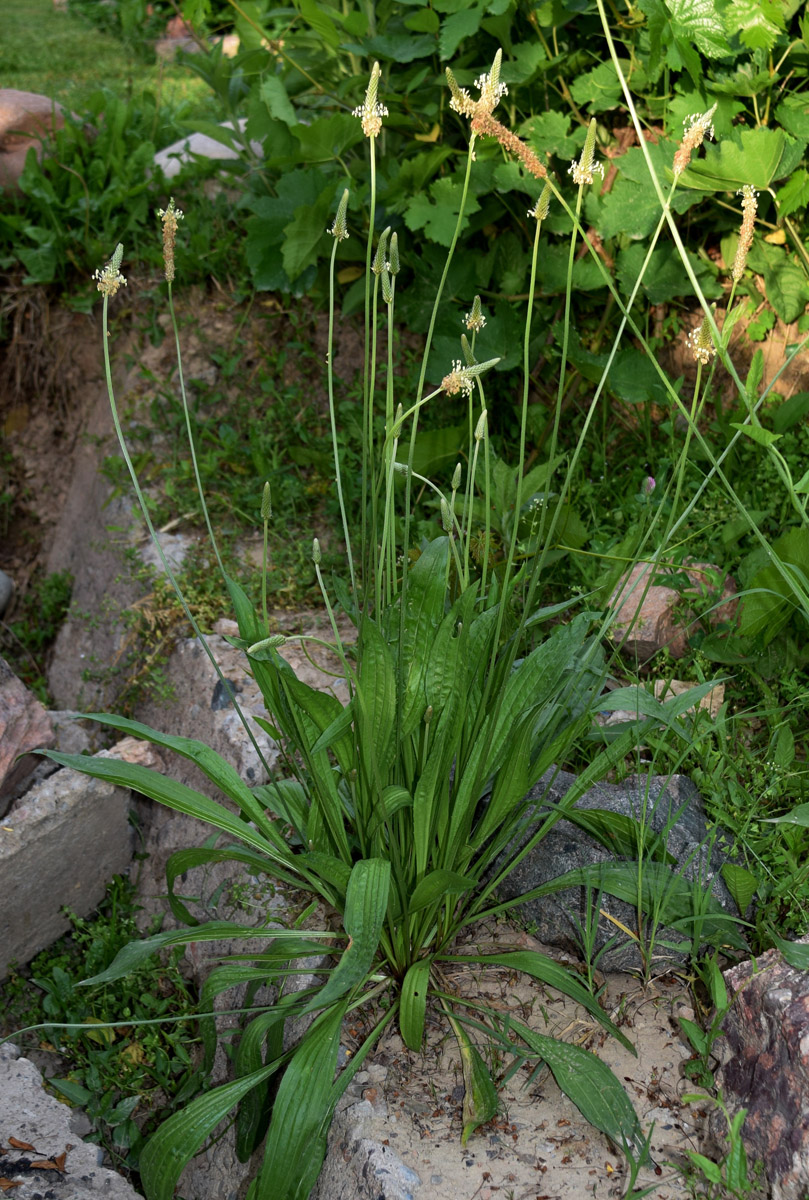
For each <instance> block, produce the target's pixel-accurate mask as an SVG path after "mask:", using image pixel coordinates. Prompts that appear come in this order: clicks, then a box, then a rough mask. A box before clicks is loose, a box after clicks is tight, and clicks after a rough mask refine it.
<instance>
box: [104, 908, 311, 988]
mask: <svg viewBox="0 0 809 1200" xmlns="http://www.w3.org/2000/svg"><path fill="white" fill-rule="evenodd" d="M333 936H334V935H333V934H330V933H328V932H325V933H311V934H309V933H306V934H303V933H301V932H300V931H299V930H297V929H268V928H267V927H266V926H260V927H258V926H255V925H237V924H236V923H235V922H233V921H209V922H208V923H207V924H206V925H195V926H194V928H193V929H174V930H169V931H168V932H166V933H155V934H153V935H152V936H151V937H148V938H142V939H141V940H140V941H138V942H130V943H129V945H128V946H124V948H123V949H122V950H119V951H118V953H117V954H116V956H115V958H114V959H113V961H112V962H111V963H110V965H109V966H108V967H107V968H106V970H104V971H100V972H99V973H98V975H93V976H91V978H90V979H83V980H82V983H83V984H86V985H88V986H89V985H95V984H99V983H111V982H112V981H113V980H115V979H122V978H123V976H124V975H128V974H129V972H130V971H133V970H134V969H135V967H139V966H140V965H141V963H143V962H145V961H146V959H147V958H149V956H150V955H152V954H156V953H157V951H158V950H165V949H167V948H168V947H170V946H187V945H189V944H190V943H191V942H216V941H219V940H220V939H221V938H234V937H238V938H263V939H264V940H265V941H270V940H273V941H274V940H275V939H276V938H280V939H284V940H289V941H293V942H296V943H298V944H300V942H301V940H302V939H304V938H307V939H308V938H311V947H312V948H311V950H310V953H311V954H317V953H319V952H322V951H323V950H326V951H328V949H329V945H330V939H331V938H332V937H333ZM324 942H325V944H324Z"/></svg>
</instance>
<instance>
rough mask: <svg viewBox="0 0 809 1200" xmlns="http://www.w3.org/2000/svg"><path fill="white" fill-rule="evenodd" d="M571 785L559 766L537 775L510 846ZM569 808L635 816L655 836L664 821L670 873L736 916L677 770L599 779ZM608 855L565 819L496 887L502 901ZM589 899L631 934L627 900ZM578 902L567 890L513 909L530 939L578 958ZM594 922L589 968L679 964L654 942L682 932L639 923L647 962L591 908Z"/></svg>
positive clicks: (675, 954) (679, 957) (610, 858)
mask: <svg viewBox="0 0 809 1200" xmlns="http://www.w3.org/2000/svg"><path fill="white" fill-rule="evenodd" d="M574 782H575V777H574V776H573V775H571V774H569V773H568V772H566V771H559V772H558V773H557V774H556V776H555V777H554V775H553V772H552V771H549V772H548V773H547V774H546V775H545V776H543V778H542V779H541V780H540V782H539V783H538V784H537V785H536V786H535V787H534V788H533V789H532V790H531V792H529V793H528V797H529V799H531V800H532V801H533V803H534V807H533V808H532V809H529V811H528V813H527V816H526V820H527V824H528V829H527V830H526V832H525V833H524V835H523V836H522V837H521V839H520V841H519V843H518V844H521V845H525V843H526V842H527V841H528V838H529V836H530V835H531V834H533V833H534V832H535V830H536V828H537V826H538V824H539V822H540V819H541V818H542V817H544V816H545V815H547V814H548V813H549V812H550V811H551V809H552V808H553V806H554V805H556V804H558V803H559V802H560V801H561V800H562V799H563V798H564V796H565V795H566V794H567V792H568V791H569V790H570V788H571V786H572V785H573V784H574ZM575 807H576V808H577V809H605V810H607V811H608V812H612V813H618V814H621V815H622V816H625V817H630V818H634V819H635V820H637V819H639V818H643V820H644V822H645V825H646V828H647V829H648V830H651V831H652V832H654V833H662V832H663V831H664V830H665V829H666V827H667V826H668V825H669V824H671V828H669V830H668V833H667V834H666V836H665V839H664V840H665V847H666V850H667V852H668V853H669V854H670V855H672V856H673V858H674V859H675V862H674V863H673V864H672V865H671V870H672V872H676V873H677V874H681V875H682V876H683V878H685V879H687V880H689V881H699V887H700V889H701V890H703V891H708V890H710V892H711V893H712V895H713V897H714V899H716V900H719V901H720V903H721V904H722V906H723V908H724V909H725V910H726V912H727V913H728V914H729V915H731V916H734V917H735V916H738V910H737V908H736V906H735V904H734V902H733V898H732V896H731V895H730V892H729V891H728V889H727V887H726V886H725V883H724V881H723V880H722V877H721V875H720V874H719V872H720V870H721V867H722V865H723V863H724V862H725V861H726V860H725V858H724V856H723V855H722V853H721V851H720V849H719V847H718V845H717V844H716V843H714V845H713V847H711V846H710V844H709V842H710V835H709V831H708V827H707V824H706V822H705V815H704V811H703V808H702V803H701V800H700V797H699V793H698V791H697V789H696V787H695V786H694V784H693V783H692V782H691V780H690V779H688V778H686V777H685V776H683V775H672V776H659V777H655V776H637V775H635V776H630V777H629V778H628V779H626V780H624V782H623V783H622V784H609V783H600V784H597V785H596V786H595V787H593V788H591V789H590V790H589V791H588V792H586V793H585V795H584V796H582V797H581V798H580V799H579V800H578V802H577V803H576V806H575ZM615 860H616V855H615V854H614V853H613V852H611V851H610V850H608V849H606V847H604V846H603V845H602V844H601V843H600V842H599V841H597V840H596V839H595V838H593V837H591V836H590V835H589V834H588V833H585V832H584V830H582V829H579V828H578V827H577V826H575V825H573V824H572V823H571V822H570V821H566V820H560V821H558V822H557V824H556V825H555V826H554V827H553V828H552V829H551V830H550V832H549V833H548V834H547V835H546V836H545V837H544V838H543V839H542V841H541V842H540V843H539V844H538V845H537V846H536V847H535V848H534V849H533V850H532V851H530V853H529V854H527V855H526V856H525V858H523V860H522V861H521V862H520V863H519V864H518V865H517V867H516V868H515V869H514V870H513V871H512V872H511V874H510V875H509V876H508V877H507V879H506V880H505V881H504V883H503V884H502V885H501V887H500V894H501V896H502V897H503V898H504V899H512V898H513V897H515V896H520V895H522V894H523V893H525V892H528V891H531V890H532V889H533V888H536V887H540V886H542V885H543V884H546V883H549V882H550V881H551V880H552V879H556V878H558V876H560V875H563V874H565V873H566V872H567V871H572V870H576V869H580V868H582V867H587V866H589V865H591V864H598V863H610V862H614V861H615ZM592 899H593V900H595V899H598V904H597V905H596V906H594V907H596V909H598V908H600V909H601V910H602V911H603V912H605V913H608V914H609V915H610V916H611V917H612V918H613V921H620V922H621V924H622V925H624V926H626V927H627V928H628V929H630V930H632V931H633V932H637V926H638V914H637V911H636V909H634V908H633V907H632V906H631V905H629V904H626V903H624V902H623V901H621V900H618V899H616V898H615V897H613V896H610V895H608V894H607V893H606V892H605V893H604V894H603V895H602V896H600V897H595V896H594V897H593V898H592ZM586 904H587V894H586V890H585V888H584V887H574V888H566V889H565V890H564V891H561V892H555V893H553V894H552V895H549V896H543V897H540V898H539V899H535V900H529V901H527V902H526V903H524V904H521V905H520V906H519V908H518V909H517V911H518V912H519V913H520V915H521V918H522V919H523V920H525V921H529V922H532V923H533V924H535V926H536V930H537V936H538V937H539V938H540V939H541V940H542V941H543V942H547V943H548V944H549V945H552V946H558V947H560V948H562V949H564V950H566V951H568V952H571V953H574V954H576V955H578V957H581V955H582V950H581V936H580V932H579V928H578V927H577V923H578V926H582V927H583V926H584V921H585V911H586ZM595 919H596V921H597V923H598V928H597V931H596V937H595V943H594V947H593V955H594V957H597V956H598V955H599V954H600V957H597V965H598V967H599V968H600V969H601V970H602V971H631V970H638V969H641V968H644V969H645V968H646V967H648V966H649V965H650V964H651V965H652V966H653V967H654V969H655V970H659V969H667V968H668V967H670V966H671V965H672V964H674V963H678V962H682V961H683V957H684V956H683V953H682V951H678V950H677V949H676V948H667V947H664V946H663V945H662V944H661V939H664V940H665V941H666V942H675V943H676V942H681V941H683V940H684V936H685V935H684V934H683V933H675V932H674V931H673V930H671V929H665V928H657V929H656V930H655V929H654V926H653V924H652V923H651V922H647V925H646V930H645V933H644V934H643V935H642V937H641V944H642V945H643V946H644V950H645V953H646V954H647V955H648V956H649V961H648V962H644V959H643V956H642V955H641V954H640V953H639V950H638V947H637V944H636V943H635V942H634V941H633V940H632V939H630V938H628V937H626V936H625V935H624V934H623V933H622V932H621V929H620V926H618V925H617V924H614V923H613V921H610V920H609V919H605V918H603V917H602V918H601V919H599V915H598V912H597V911H596V913H595ZM613 938H615V939H616V940H615V941H614V943H613V945H612V946H611V947H610V948H609V949H605V947H606V946H607V943H608V942H609V941H610V940H611V939H613ZM602 951H603V953H601V952H602Z"/></svg>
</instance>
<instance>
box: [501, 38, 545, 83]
mask: <svg viewBox="0 0 809 1200" xmlns="http://www.w3.org/2000/svg"><path fill="white" fill-rule="evenodd" d="M511 55H512V57H511V60H510V61H509V62H504V63H503V65H502V67H501V69H500V78H501V79H502V81H503V83H507V84H515V83H527V82H528V81H529V80H530V79H531V78H532V76H534V75H535V74H536V72H537V70H538V69H539V66H540V64H541V63H543V62H546V61H547V58H548V56H547V54H546V53H545V47H544V46H543V45H542V43H541V42H538V41H533V42H530V41H529V42H521V43H520V44H519V45H517V46H512V47H511Z"/></svg>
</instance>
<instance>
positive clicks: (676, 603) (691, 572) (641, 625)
mask: <svg viewBox="0 0 809 1200" xmlns="http://www.w3.org/2000/svg"><path fill="white" fill-rule="evenodd" d="M681 571H685V573H686V575H687V576H688V580H689V583H690V585H691V589H692V590H693V591H695V592H699V593H702V598H701V599H700V601H699V602H696V603H695V602H694V601H693V600H692V601H691V602H690V604H688V605H686V606H683V604H682V600H681V596H680V593H679V592H678V591H677V590H676V589H675V588H673V587H670V586H668V585H667V584H666V582H665V580H666V578H667V577H668V576H672V575H674V574H675V572H674V570H673V569H672V568H670V567H656V566H654V565H652V564H649V563H638V564H637V565H636V566H634V567H633V568H632V570H631V571H630V572H628V574H627V575H625V576H624V577H623V578H622V579H621V581H620V583H619V584H618V586H617V587H616V589H615V591H614V592H613V594H612V597H611V599H610V604H612V605H617V609H616V613H615V618H614V621H613V626H612V637H613V640H614V641H615V642H616V643H618V644H619V647H620V650H621V652H622V654H624V655H625V656H626V657H627V658H630V659H632V660H633V661H637V662H640V663H645V662H648V661H649V659H650V658H652V657H653V656H654V655H655V654H657V653H658V652H659V651H660V650H663V649H664V648H667V649H668V651H669V653H670V654H671V656H672V658H682V657H683V655H684V654H685V652H686V650H687V648H688V637H689V634H690V633H691V632H692V631H694V630H695V629H696V628H697V626H698V619H699V618H700V617H701V616H704V617H705V618H706V619H707V621H708V623H709V624H710V626H711V627H712V628H716V626H717V625H719V624H720V623H721V622H732V621H733V620H734V619H735V615H736V608H737V605H738V601H737V599H736V583H735V581H734V580H733V579H732V577H731V576H730V575H726V576H724V577H723V576H722V572H721V571H720V570H719V568H718V567H713V566H711V564H710V563H685V564H683V566H682V568H681ZM718 580H721V587H719V586H718ZM650 581H653V582H650Z"/></svg>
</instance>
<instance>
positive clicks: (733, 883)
mask: <svg viewBox="0 0 809 1200" xmlns="http://www.w3.org/2000/svg"><path fill="white" fill-rule="evenodd" d="M807 807H809V806H807ZM722 878H723V879H724V881H725V883H726V884H727V886H728V891H729V892H730V894H731V896H732V897H733V899H734V901H735V903H736V907H737V908H738V910H739V912H740V913H741V914H742V916H744V914H745V913H746V912H747V909H748V907H749V906H750V903H751V901H752V899H753V897H754V896H755V894H756V892H757V891H758V879H757V878H756V876H755V875H754V874H753V872H752V871H748V870H747V868H746V867H740V866H739V865H738V863H724V864H723V866H722Z"/></svg>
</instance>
